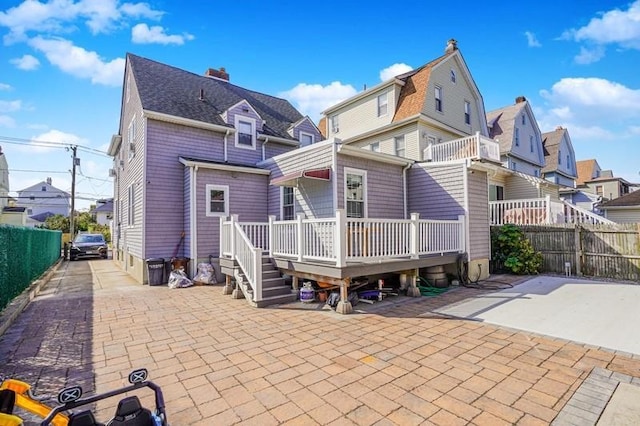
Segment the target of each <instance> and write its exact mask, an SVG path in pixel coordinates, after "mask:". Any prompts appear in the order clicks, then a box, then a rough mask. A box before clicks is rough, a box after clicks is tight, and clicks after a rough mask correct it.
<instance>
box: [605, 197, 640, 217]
mask: <svg viewBox="0 0 640 426" xmlns="http://www.w3.org/2000/svg"><path fill="white" fill-rule="evenodd" d="M599 208H600V210H602V211H603V213H604V217H606V218H607V219H609V220H612V221H614V222H616V223H640V191H633V192H630V193H628V194H625V195H622V196H621V197H618V198H615V199H613V200H611V201H607V202H605V203H602V204H600V206H599Z"/></svg>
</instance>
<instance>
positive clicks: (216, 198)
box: [205, 185, 229, 217]
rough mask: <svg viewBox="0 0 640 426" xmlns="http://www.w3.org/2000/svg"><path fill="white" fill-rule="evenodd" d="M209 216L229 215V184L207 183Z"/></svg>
mask: <svg viewBox="0 0 640 426" xmlns="http://www.w3.org/2000/svg"><path fill="white" fill-rule="evenodd" d="M205 191H206V200H207V213H206V214H207V216H209V217H210V216H229V186H228V185H206V186H205Z"/></svg>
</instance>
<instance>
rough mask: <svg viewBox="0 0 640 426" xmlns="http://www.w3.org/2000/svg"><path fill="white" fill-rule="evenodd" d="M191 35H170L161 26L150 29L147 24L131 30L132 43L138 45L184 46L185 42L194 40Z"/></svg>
mask: <svg viewBox="0 0 640 426" xmlns="http://www.w3.org/2000/svg"><path fill="white" fill-rule="evenodd" d="M194 38H195V37H194V36H192V35H191V34H188V33H184V34H182V35H177V34H174V35H169V34H166V33H165V29H164V28H162V27H161V26H159V25H154V26H153V27H151V28H149V26H148V25H147V24H138V25H136V26H134V27H133V28H132V29H131V41H132V42H134V43H138V44H177V45H182V44H184V42H185V41H188V40H193V39H194Z"/></svg>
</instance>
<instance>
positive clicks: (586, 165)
mask: <svg viewBox="0 0 640 426" xmlns="http://www.w3.org/2000/svg"><path fill="white" fill-rule="evenodd" d="M596 166H597V167H600V165H599V164H598V162H597V161H596V160H595V159H594V158H592V159H589V160H580V161H576V170H577V171H578V177H577V178H576V185H584V184H585V182H591V180H593V171H594V170H595V169H596Z"/></svg>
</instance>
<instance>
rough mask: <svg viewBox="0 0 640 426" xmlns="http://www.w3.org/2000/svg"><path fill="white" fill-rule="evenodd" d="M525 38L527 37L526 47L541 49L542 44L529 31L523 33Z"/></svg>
mask: <svg viewBox="0 0 640 426" xmlns="http://www.w3.org/2000/svg"><path fill="white" fill-rule="evenodd" d="M524 35H525V37H527V46H529V47H542V44H540V42H539V41H538V39H537V38H536V35H535V34H534V33H532V32H531V31H525V32H524Z"/></svg>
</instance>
